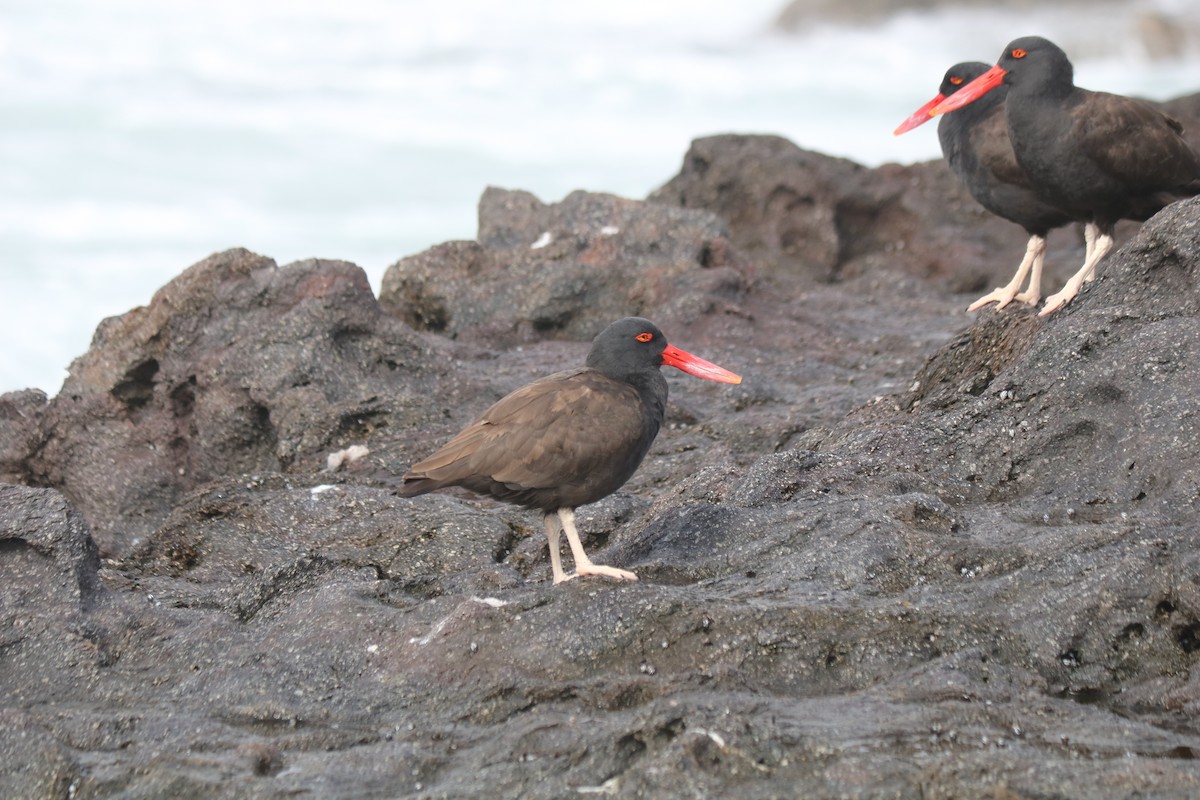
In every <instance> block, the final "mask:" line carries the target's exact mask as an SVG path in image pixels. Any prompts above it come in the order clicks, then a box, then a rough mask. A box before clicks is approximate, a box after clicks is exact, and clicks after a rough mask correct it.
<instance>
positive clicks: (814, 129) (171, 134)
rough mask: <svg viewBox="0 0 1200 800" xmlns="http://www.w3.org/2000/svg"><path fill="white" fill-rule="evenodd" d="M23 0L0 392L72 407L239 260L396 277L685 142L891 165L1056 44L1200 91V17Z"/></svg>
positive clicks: (619, 180) (1186, 3) (1150, 85)
mask: <svg viewBox="0 0 1200 800" xmlns="http://www.w3.org/2000/svg"><path fill="white" fill-rule="evenodd" d="M1050 5H1051V4H1045V3H1035V2H1031V1H1030V0H1025V1H1024V2H1022V0H1010V1H1009V2H974V1H973V0H958V2H949V0H947V1H946V2H931V1H930V0H924V1H922V0H910V1H909V2H907V3H906V2H893V1H892V0H862V1H861V2H855V1H854V0H795V2H793V3H791V4H788V3H787V2H786V0H741V2H738V3H730V2H728V1H727V0H607V2H589V1H588V0H580V1H579V2H572V3H566V2H561V0H522V2H518V3H495V2H491V1H490V0H441V2H438V3H429V2H423V1H422V2H415V1H414V0H338V2H336V3H330V2H317V0H288V1H287V2H277V1H273V0H258V2H246V0H174V2H170V3H159V2H153V0H107V1H106V2H104V3H92V2H85V0H44V1H43V2H38V3H31V2H27V0H0V187H2V191H0V343H2V346H0V393H2V392H6V391H11V390H15V389H21V388H26V387H37V388H40V389H43V390H45V391H46V392H47V393H48V394H51V395H53V394H54V393H56V392H57V391H58V389H59V386H60V385H61V383H62V380H63V378H64V377H65V376H66V367H67V366H68V364H69V363H70V361H71V360H72V359H73V358H75V357H76V356H78V355H81V354H82V353H83V352H84V351H86V350H87V348H88V345H89V342H90V340H91V336H92V332H93V331H94V330H95V328H96V325H97V324H98V323H99V322H100V320H101V319H103V318H104V317H106V316H111V315H114V314H121V313H124V312H126V311H128V310H129V309H131V308H133V307H134V306H138V305H144V304H146V303H147V302H149V300H150V297H151V296H152V295H153V293H154V292H155V291H156V290H157V289H158V288H159V287H161V286H162V285H163V284H165V283H166V282H168V281H169V280H171V278H173V277H174V276H176V275H177V274H179V273H180V272H181V271H183V270H184V269H185V268H186V267H187V266H189V265H191V264H193V263H195V262H196V261H199V260H200V259H202V258H204V257H206V256H207V255H209V254H211V253H213V252H216V251H219V250H224V249H227V248H229V247H235V246H244V247H248V248H250V249H251V250H254V251H256V252H258V253H261V254H263V255H267V256H270V257H272V258H274V259H275V260H276V261H277V262H278V263H280V264H285V263H288V262H290V261H294V260H297V259H302V258H308V257H322V258H337V259H344V260H348V261H353V262H354V263H356V264H358V265H360V266H362V267H363V268H364V269H365V270H366V271H367V273H368V275H369V276H370V279H371V282H372V285H373V286H374V287H375V288H376V289H378V287H379V280H380V278H381V277H382V275H383V272H384V270H385V269H386V268H387V266H388V265H389V264H391V263H393V262H395V261H396V260H397V259H399V258H401V257H402V256H405V255H409V254H412V253H414V252H418V251H420V250H423V249H425V248H427V247H429V246H432V245H434V244H437V243H439V242H442V241H446V240H449V239H470V238H474V235H475V222H476V217H475V205H476V202H477V200H478V198H479V195H480V193H481V192H482V191H483V189H484V187H486V186H488V185H497V186H502V187H506V188H514V189H527V190H529V191H532V192H533V193H534V194H536V195H537V196H538V197H540V198H541V199H542V200H544V201H546V202H553V201H557V200H559V199H561V198H562V197H563V196H564V195H565V194H567V193H568V192H570V191H572V190H574V189H586V190H589V191H599V192H611V193H615V194H619V195H622V196H626V197H632V198H641V197H644V196H645V195H646V194H647V193H649V192H650V191H651V190H653V189H654V188H656V187H657V186H659V185H661V184H662V183H664V182H666V181H667V180H668V179H669V178H670V177H672V176H673V175H674V174H675V173H676V171H677V170H678V168H679V166H680V164H681V163H682V159H683V155H684V153H685V152H686V150H687V147H688V144H689V142H690V141H691V140H692V139H694V138H696V137H699V136H704V135H708V134H713V133H725V132H741V133H775V134H780V135H783V136H786V137H787V138H789V139H791V140H792V141H794V142H795V143H797V144H798V145H800V146H801V147H805V148H809V149H813V150H818V151H821V152H824V153H827V154H830V155H837V156H844V157H847V158H851V159H854V160H855V161H858V162H860V163H863V164H867V165H870V166H875V165H878V164H881V163H884V162H887V161H899V162H912V161H919V160H926V159H931V158H937V157H940V152H939V150H938V144H937V136H936V132H935V126H933V125H929V126H926V127H925V128H921V129H919V130H917V131H914V132H913V133H910V134H907V135H906V136H903V137H893V136H892V134H891V131H892V129H893V128H894V127H895V126H896V125H897V124H898V123H899V122H900V121H901V120H903V119H904V118H905V117H906V116H907V115H908V114H909V113H911V112H912V111H913V110H914V109H915V108H916V107H917V106H918V105H920V104H921V103H923V102H924V101H925V100H927V99H929V98H930V97H932V96H933V94H934V93H935V91H936V89H937V85H938V83H939V82H940V80H941V76H942V73H943V72H944V71H945V69H946V68H947V67H948V66H950V65H951V64H953V63H955V62H958V61H963V60H981V61H988V62H994V61H995V60H996V59H997V58H998V57H999V55H1000V51H1001V50H1002V48H1003V47H1004V45H1005V44H1006V43H1007V42H1008V41H1009V40H1010V39H1013V38H1016V37H1017V36H1021V35H1026V34H1031V33H1037V34H1041V35H1044V36H1047V37H1049V38H1051V39H1054V40H1055V41H1056V42H1058V43H1059V44H1060V45H1061V46H1063V47H1064V49H1066V50H1067V52H1068V54H1069V55H1070V56H1071V57H1072V60H1073V61H1074V62H1075V65H1076V82H1077V83H1078V84H1079V85H1082V86H1086V87H1088V88H1092V89H1103V90H1106V91H1113V92H1118V93H1122V94H1133V95H1139V96H1143V97H1148V98H1152V99H1158V100H1163V99H1169V98H1171V97H1176V96H1179V95H1181V94H1189V93H1192V92H1196V91H1200V3H1196V2H1195V1H1194V0H1125V1H1124V2H1111V3H1108V2H1103V1H1100V2H1084V3H1080V4H1073V3H1071V2H1069V0H1068V2H1059V3H1054V4H1052V7H1049V6H1050Z"/></svg>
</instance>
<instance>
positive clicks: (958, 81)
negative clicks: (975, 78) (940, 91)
mask: <svg viewBox="0 0 1200 800" xmlns="http://www.w3.org/2000/svg"><path fill="white" fill-rule="evenodd" d="M950 82H951V83H953V84H954V85H955V86H960V85H961V84H962V82H963V79H962V78H960V77H958V76H957V75H955V76H954V77H953V78H951V79H950Z"/></svg>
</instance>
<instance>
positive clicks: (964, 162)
mask: <svg viewBox="0 0 1200 800" xmlns="http://www.w3.org/2000/svg"><path fill="white" fill-rule="evenodd" d="M987 71H988V65H987V64H984V63H983V62H982V61H964V62H963V63H961V64H955V65H954V66H953V67H951V68H950V69H948V70H946V74H945V76H944V77H943V78H942V85H941V86H940V87H938V94H937V95H936V96H935V97H934V98H933V99H932V100H930V101H929V102H928V103H926V104H925V105H923V106H921V107H920V108H918V109H917V110H916V111H915V112H913V114H912V116H910V117H909V118H908V119H906V120H905V121H904V122H902V123H901V124H900V127H898V128H896V130H895V134H896V135H897V136H899V135H900V134H902V133H906V132H908V131H910V130H912V129H913V128H916V127H917V126H919V125H922V124H924V123H926V122H928V121H929V120H930V119H932V117H931V116H930V115H929V112H930V110H931V109H933V108H934V107H935V106H937V105H939V104H940V103H941V102H942V101H943V100H945V99H946V98H947V97H949V96H951V95H953V94H954V93H955V92H957V91H958V90H959V89H961V88H963V87H964V86H966V85H967V84H968V83H970V82H971V81H973V80H974V79H975V78H978V77H979V76H980V75H982V74H984V73H985V72H987ZM1007 94H1008V89H1007V87H1005V86H1001V87H999V88H998V89H997V90H996V91H993V92H990V93H988V94H986V95H984V96H983V97H981V98H980V99H979V100H978V101H976V102H974V103H972V104H970V105H968V106H965V107H963V108H960V109H959V110H958V111H952V112H950V113H949V114H946V115H944V116H943V117H942V118H941V120H940V121H939V122H938V142H939V143H940V144H941V145H942V155H943V156H944V157H945V159H946V163H947V164H949V165H950V170H951V171H952V172H953V173H954V174H955V175H957V176H958V178H959V180H961V181H962V182H963V184H964V185H965V186H966V187H967V191H969V192H970V193H971V196H972V197H974V198H975V200H976V201H977V202H978V203H979V204H980V205H981V206H983V207H984V208H986V209H987V210H988V211H990V212H992V213H993V214H995V215H996V216H998V217H1003V218H1004V219H1006V220H1008V221H1009V222H1015V223H1016V224H1018V225H1020V226H1021V227H1022V228H1024V229H1025V232H1026V233H1027V234H1029V244H1028V246H1027V247H1026V248H1025V258H1024V259H1023V260H1022V261H1021V264H1020V266H1018V267H1017V272H1016V274H1015V275H1013V278H1012V280H1011V281H1009V282H1008V285H1007V286H1002V287H1000V288H998V289H994V290H992V291H991V292H989V293H988V294H986V295H984V296H983V297H981V298H979V299H978V300H976V301H975V302H974V303H972V304H971V305H970V306H969V307H968V308H967V310H968V311H974V310H975V309H977V308H982V307H983V306H985V305H987V304H988V303H995V304H996V308H1004V307H1005V306H1006V305H1008V304H1009V303H1011V302H1012V301H1013V300H1020V301H1021V302H1023V303H1028V304H1029V305H1031V306H1036V305H1037V304H1038V300H1040V299H1041V283H1042V264H1043V262H1044V259H1045V256H1046V235H1047V234H1048V233H1049V232H1050V231H1051V230H1053V229H1054V228H1059V227H1062V226H1063V225H1066V224H1068V223H1069V222H1071V221H1072V217H1071V216H1070V215H1069V214H1067V213H1066V212H1065V211H1062V210H1061V209H1059V208H1056V207H1055V206H1053V205H1051V204H1050V203H1048V202H1046V201H1045V200H1043V199H1042V198H1041V197H1039V196H1038V195H1037V194H1036V193H1035V192H1034V190H1033V186H1032V184H1031V182H1030V180H1029V176H1027V175H1026V174H1025V171H1024V170H1023V169H1021V167H1020V165H1019V164H1017V157H1016V155H1015V154H1014V153H1013V147H1012V142H1011V141H1009V138H1008V126H1007V124H1006V123H1005V121H1004V99H1005V96H1006V95H1007ZM1026 276H1029V288H1028V289H1027V290H1026V291H1024V292H1021V291H1020V289H1021V284H1023V283H1024V282H1025V278H1026Z"/></svg>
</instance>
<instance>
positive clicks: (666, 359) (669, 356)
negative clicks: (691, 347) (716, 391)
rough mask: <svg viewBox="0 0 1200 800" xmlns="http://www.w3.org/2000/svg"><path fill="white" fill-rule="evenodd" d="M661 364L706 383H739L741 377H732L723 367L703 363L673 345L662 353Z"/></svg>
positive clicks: (697, 357) (701, 360) (698, 358)
mask: <svg viewBox="0 0 1200 800" xmlns="http://www.w3.org/2000/svg"><path fill="white" fill-rule="evenodd" d="M662 360H663V364H666V365H668V366H672V367H675V368H676V369H681V370H683V371H684V372H686V373H687V374H688V375H695V376H696V377H697V378H703V379H704V380H706V381H720V382H721V383H741V382H742V376H741V375H734V374H733V373H732V372H730V371H729V370H727V369H725V368H724V367H718V366H717V365H716V364H713V363H712V362H710V361H705V360H704V359H703V358H700V357H699V356H694V355H692V354H691V353H689V352H687V351H685V350H680V349H679V348H678V347H675V346H674V345H670V344H669V345H667V346H666V349H664V350H663V351H662Z"/></svg>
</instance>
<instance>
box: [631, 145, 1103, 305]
mask: <svg viewBox="0 0 1200 800" xmlns="http://www.w3.org/2000/svg"><path fill="white" fill-rule="evenodd" d="M650 199H651V200H654V201H657V202H662V203H670V204H674V205H682V206H684V207H686V208H700V209H707V210H709V211H713V212H715V213H716V214H717V215H719V216H720V217H721V218H723V219H725V220H727V221H728V223H729V236H730V239H731V240H732V241H733V243H734V245H736V246H737V247H738V249H739V250H741V251H742V252H744V253H745V254H746V255H747V256H748V257H749V258H750V259H751V260H752V261H753V262H754V264H755V266H756V268H758V269H759V271H761V272H764V273H767V274H778V273H788V274H799V275H806V276H809V277H811V278H812V279H815V280H819V281H836V280H842V279H846V278H852V277H858V276H862V275H867V274H871V273H883V274H891V273H896V272H900V273H905V274H908V275H912V276H916V277H920V278H923V279H927V280H931V281H932V282H933V283H934V285H935V286H939V287H943V288H945V289H948V290H950V291H954V292H974V291H978V290H980V289H983V288H984V287H985V286H987V285H989V284H991V283H992V282H993V281H996V280H999V278H998V277H993V275H997V276H998V275H999V274H1000V273H1003V272H1004V270H1005V269H1008V270H1009V271H1011V270H1013V269H1016V266H1017V264H1018V263H1019V262H1020V260H1021V256H1022V255H1024V252H1025V244H1026V241H1027V239H1028V236H1027V235H1026V233H1025V232H1024V231H1023V230H1022V229H1021V228H1020V227H1018V226H1017V225H1014V224H1012V223H1011V222H1007V221H1006V220H1003V219H1000V218H999V217H996V216H993V215H992V214H990V213H988V212H987V211H985V210H984V209H983V207H982V206H980V205H979V204H978V203H976V202H975V200H974V199H973V198H972V197H971V195H970V194H969V193H968V192H967V191H966V189H965V188H964V187H963V186H962V184H961V182H960V181H959V180H958V179H957V178H955V177H954V175H953V173H951V172H950V169H949V168H948V167H947V166H946V165H945V163H944V162H942V161H940V160H939V161H931V162H928V163H924V164H916V165H912V166H900V165H897V164H887V165H884V166H882V167H879V168H877V169H868V168H866V167H863V166H860V165H858V164H855V163H853V162H850V161H846V160H843V159H834V158H830V157H828V156H824V155H821V154H819V153H814V152H812V151H808V150H803V149H801V148H799V147H797V146H796V145H794V144H792V143H791V142H789V141H788V140H787V139H783V138H780V137H778V136H752V135H740V134H724V135H720V136H710V137H706V138H703V139H697V140H695V141H694V142H692V146H691V148H690V149H689V150H688V153H687V155H686V156H685V157H684V161H683V167H682V168H681V170H680V172H679V174H678V175H677V176H675V177H674V178H672V179H671V180H670V181H668V182H667V183H666V184H665V185H664V186H662V187H661V188H660V189H658V190H656V191H655V192H654V193H653V194H652V195H651V196H650ZM1081 243H1082V240H1081V239H1080V238H1079V236H1078V235H1071V234H1070V233H1068V232H1060V233H1057V234H1055V235H1053V236H1051V237H1050V250H1049V254H1048V257H1047V271H1046V275H1047V281H1048V282H1050V281H1054V280H1055V279H1057V278H1059V277H1066V276H1069V275H1071V274H1072V273H1073V272H1074V271H1075V269H1077V268H1078V265H1079V264H1081V263H1083V249H1082V246H1081ZM1010 259H1011V266H1009V265H1008V261H1009V260H1010ZM1004 279H1007V274H1004Z"/></svg>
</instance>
